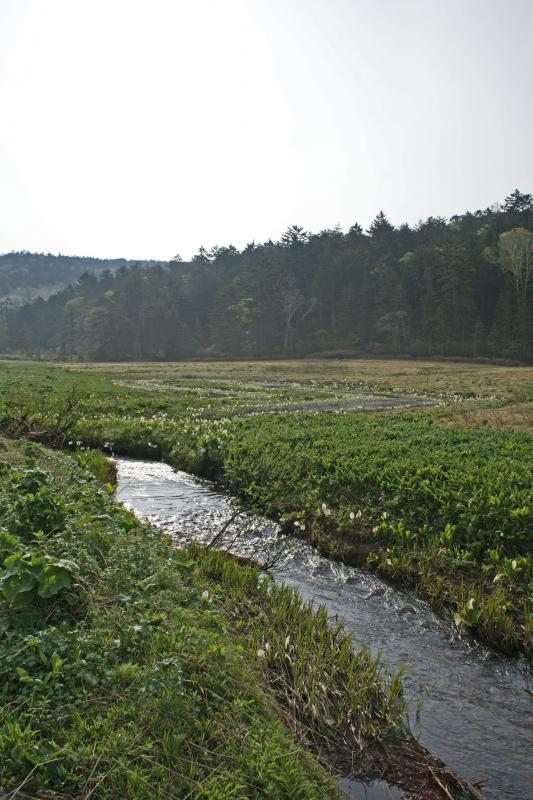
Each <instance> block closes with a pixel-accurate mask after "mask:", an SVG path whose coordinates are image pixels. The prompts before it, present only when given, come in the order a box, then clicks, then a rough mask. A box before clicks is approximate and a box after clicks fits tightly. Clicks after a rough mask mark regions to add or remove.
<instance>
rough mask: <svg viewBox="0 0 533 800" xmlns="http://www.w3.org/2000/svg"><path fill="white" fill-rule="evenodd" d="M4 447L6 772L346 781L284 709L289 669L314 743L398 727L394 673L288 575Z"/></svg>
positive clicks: (266, 794)
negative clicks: (280, 582) (274, 574)
mask: <svg viewBox="0 0 533 800" xmlns="http://www.w3.org/2000/svg"><path fill="white" fill-rule="evenodd" d="M0 457H1V458H2V462H1V463H2V468H1V470H0V531H1V533H0V550H1V551H2V552H1V554H0V587H1V593H0V705H1V706H2V715H1V718H0V787H1V786H3V787H9V786H12V787H14V786H16V785H20V784H24V787H25V789H26V790H30V791H31V790H32V789H37V788H39V789H41V790H42V789H51V790H53V791H54V792H61V793H68V794H74V795H76V796H84V797H85V796H89V795H90V796H91V797H93V796H94V797H95V798H110V799H111V798H113V800H114V798H116V797H125V798H126V797H127V798H145V797H147V796H149V797H154V798H166V797H176V798H178V797H188V798H209V800H217V798H220V800H227V798H236V799H237V798H238V799H239V800H241V799H244V798H293V799H294V800H298V798H301V800H312V798H316V800H319V798H320V799H322V798H328V797H332V798H333V797H336V796H337V793H336V790H335V788H334V782H333V781H332V779H331V778H330V777H329V776H328V774H327V772H326V771H325V770H324V768H323V767H322V766H320V765H319V763H318V762H317V761H315V760H314V759H313V758H312V757H311V756H310V755H309V754H308V753H306V752H305V751H304V750H303V749H302V748H301V746H300V745H299V744H298V742H297V741H295V738H294V737H293V736H292V735H291V734H289V733H288V732H287V730H286V729H285V727H284V726H283V725H282V723H281V721H280V719H279V716H278V715H277V713H276V710H277V706H276V692H275V685H276V681H278V682H279V681H280V679H281V678H283V692H285V693H286V694H285V697H286V696H290V697H291V707H290V708H286V709H285V711H284V712H283V713H284V715H285V718H286V719H288V718H289V717H290V718H291V719H292V727H293V729H294V730H298V727H299V726H300V725H302V726H305V730H306V737H307V740H308V742H309V741H311V740H312V739H313V737H314V736H315V735H316V737H317V740H318V739H319V738H320V737H322V738H323V737H324V731H325V730H328V729H331V735H332V736H333V737H334V738H335V736H337V735H339V736H340V737H341V738H342V737H343V738H344V741H349V740H350V737H352V738H353V737H357V738H356V739H354V742H355V741H357V742H359V741H360V740H361V741H362V740H366V741H368V740H372V739H376V738H380V737H383V736H387V735H390V734H392V733H393V732H394V731H396V730H399V729H400V726H401V720H402V715H403V703H402V699H401V682H400V681H399V680H398V678H393V679H392V680H391V681H390V683H389V684H388V685H387V683H386V682H385V680H384V677H383V675H382V672H381V668H380V667H379V665H378V662H377V661H376V660H374V659H372V658H371V656H370V654H369V653H368V652H367V651H366V650H363V651H361V652H360V653H358V654H356V655H352V654H351V650H350V640H349V639H348V638H347V637H346V635H345V634H344V632H343V631H342V629H341V628H335V627H332V626H330V625H329V622H328V619H327V614H325V613H323V612H320V611H318V612H317V611H314V610H312V609H311V607H310V606H309V605H303V604H302V602H301V601H300V599H299V598H298V596H297V594H296V593H295V592H294V591H293V590H290V589H284V588H276V587H274V586H272V584H271V583H270V582H269V581H265V580H264V579H260V578H259V574H258V571H257V570H256V569H253V568H251V567H243V566H241V565H238V564H236V563H235V562H234V561H232V560H231V559H229V558H227V557H225V556H224V555H222V554H217V553H212V552H208V551H200V550H196V551H195V550H193V551H189V552H183V551H180V550H177V549H176V548H174V547H173V545H172V543H171V541H170V539H168V538H166V537H164V536H163V535H162V534H161V533H159V532H157V531H155V530H154V529H151V528H149V527H148V526H145V525H141V524H140V523H139V522H137V520H136V519H135V518H134V517H133V516H132V515H131V514H130V513H128V512H126V511H125V510H124V509H122V508H121V507H119V506H117V505H116V504H115V503H114V502H113V500H112V497H111V495H110V493H109V491H108V490H107V489H106V488H105V487H103V486H102V484H100V483H98V482H97V481H95V479H94V478H92V476H91V475H90V474H89V473H88V472H86V471H85V470H82V469H80V468H79V467H77V466H76V465H75V462H74V461H72V459H70V458H69V457H68V456H64V455H60V454H53V453H51V452H50V451H46V450H44V449H43V448H42V447H41V446H39V445H35V444H33V443H31V444H30V443H26V444H25V445H23V446H22V447H19V446H17V445H13V444H9V443H8V442H6V440H2V439H0ZM8 462H9V463H8ZM21 564H22V565H23V568H22V567H20V565H21ZM19 567H20V569H19ZM17 570H18V572H17ZM44 573H46V574H44ZM30 584H31V585H30ZM22 594H24V597H22ZM287 664H290V665H292V666H291V670H290V674H289V672H288V671H287ZM271 683H272V686H273V687H274V688H273V689H272V690H271V689H269V688H268V687H269V686H270V684H271ZM263 687H266V688H263ZM328 726H329V727H328ZM332 726H334V727H332ZM353 747H355V744H354V745H353Z"/></svg>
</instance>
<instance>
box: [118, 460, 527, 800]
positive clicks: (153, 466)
mask: <svg viewBox="0 0 533 800" xmlns="http://www.w3.org/2000/svg"><path fill="white" fill-rule="evenodd" d="M117 464H118V489H117V497H118V499H119V500H121V501H122V502H123V503H124V504H125V505H126V506H127V507H128V508H130V509H131V510H132V511H134V512H135V513H136V514H137V516H139V517H140V518H142V519H146V520H148V521H150V522H152V523H153V524H155V525H157V526H158V527H160V528H162V529H163V530H164V531H165V532H167V533H168V534H170V535H171V536H172V537H173V538H174V539H175V540H176V542H177V543H178V544H181V545H186V544H189V543H191V542H198V541H200V542H204V543H207V542H209V541H211V540H212V539H213V537H214V536H215V535H216V534H217V532H218V531H220V529H221V528H222V526H223V524H224V522H226V521H227V520H228V519H229V518H230V517H231V516H232V515H233V514H234V513H235V510H236V507H235V503H234V501H232V499H231V498H230V497H228V496H227V495H224V494H223V493H221V492H219V491H217V490H216V489H215V488H214V487H213V486H212V485H211V484H209V483H206V482H203V481H199V480H197V479H195V478H193V477H192V476H191V475H188V474H187V473H185V472H178V471H174V470H173V469H172V468H171V467H169V466H168V465H167V464H163V463H161V462H151V461H137V460H133V459H118V460H117ZM222 546H224V547H225V548H226V549H231V550H232V551H233V552H235V553H237V554H239V555H242V556H248V557H251V558H256V559H257V560H259V561H260V562H261V563H264V561H265V559H266V560H268V559H270V558H271V557H272V552H273V551H274V552H276V553H277V560H276V563H275V564H274V565H273V567H272V569H271V572H272V574H273V576H274V578H275V579H276V580H279V581H283V582H285V583H287V584H289V585H292V586H295V587H297V588H298V589H299V591H300V593H301V594H302V596H303V597H304V598H306V599H312V600H313V601H314V602H316V603H321V604H323V605H325V606H327V608H328V611H329V613H330V615H331V617H333V618H339V619H340V618H342V619H343V620H344V621H345V624H346V627H347V629H348V630H349V632H350V633H351V634H352V635H353V637H354V640H355V642H356V644H359V645H361V646H362V645H367V646H369V647H370V649H371V650H372V651H373V652H374V653H375V652H377V651H381V654H382V659H383V662H384V664H387V665H389V666H390V667H391V668H392V669H398V668H399V667H400V666H402V665H405V666H406V667H407V674H406V681H405V686H406V694H407V697H408V699H409V702H410V712H409V713H410V723H411V727H412V729H413V730H414V732H415V733H417V734H419V735H420V740H421V742H422V744H423V745H425V746H426V747H427V748H429V750H431V752H432V753H434V754H435V755H438V756H440V757H441V758H443V759H444V760H445V761H446V763H447V764H448V766H449V767H450V768H451V769H453V770H454V771H455V772H457V773H459V774H460V775H462V776H463V777H465V778H467V779H468V780H469V781H471V782H475V781H479V780H481V781H483V791H484V794H485V796H486V797H487V798H488V800H496V798H499V799H500V798H505V800H527V798H533V791H532V789H531V787H532V786H533V770H532V767H531V733H532V722H533V717H532V715H531V694H532V692H531V686H530V683H529V677H530V676H529V675H528V672H527V669H526V668H525V665H524V664H523V663H522V662H521V661H520V660H516V659H515V660H511V659H508V658H504V657H502V656H499V655H497V654H496V653H494V652H492V651H490V650H489V649H487V648H484V647H482V646H481V645H478V644H475V643H472V642H467V641H463V640H461V639H459V638H458V637H457V632H456V630H455V627H454V625H453V623H451V622H448V621H447V620H443V619H439V618H438V617H437V616H436V615H435V614H433V612H432V611H431V609H430V608H429V607H428V606H427V604H426V603H424V602H422V601H421V600H419V599H417V598H416V597H414V596H413V595H410V594H405V593H403V592H399V591H396V590H394V589H392V588H391V587H390V586H388V585H387V584H386V583H384V582H383V581H381V580H380V579H379V578H377V577H375V576H373V575H371V574H369V573H366V572H364V571H363V570H359V569H356V568H354V567H349V566H346V565H344V564H340V563H338V562H335V561H330V560H329V559H326V558H323V557H322V556H320V555H318V554H317V553H316V551H315V550H313V548H312V547H310V546H309V545H308V544H306V543H305V542H302V541H300V540H298V539H293V538H290V537H284V536H280V534H279V528H278V526H277V525H276V524H275V523H273V522H271V521H269V520H267V519H264V518H261V517H250V516H248V515H246V514H244V513H243V514H241V515H240V516H239V517H237V518H236V519H235V520H234V522H233V523H232V524H231V525H230V526H229V527H228V529H227V531H226V533H225V538H224V542H223V544H222ZM420 698H421V700H422V711H421V712H420V713H418V712H419V700H420ZM367 788H368V787H367ZM355 796H356V797H357V795H355ZM363 796H364V795H363ZM385 797H386V795H385Z"/></svg>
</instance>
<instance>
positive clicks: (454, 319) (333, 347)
mask: <svg viewBox="0 0 533 800" xmlns="http://www.w3.org/2000/svg"><path fill="white" fill-rule="evenodd" d="M532 299H533V199H532V196H531V195H530V194H523V193H521V192H519V191H518V190H516V191H515V192H513V193H512V194H511V195H510V196H509V197H507V198H506V199H505V201H504V202H503V203H502V204H501V205H500V204H496V205H494V206H492V207H490V208H488V209H485V210H479V211H476V212H474V213H470V212H469V213H466V214H462V215H457V216H454V217H451V218H450V219H449V220H446V219H444V218H442V217H429V218H428V219H426V220H425V221H421V222H420V223H418V224H417V225H416V226H414V227H410V226H409V225H407V224H405V225H402V226H400V227H394V226H393V225H392V224H391V223H390V222H389V220H388V219H387V217H386V216H385V214H384V213H383V212H380V213H379V214H378V215H377V216H376V218H375V219H374V221H373V222H372V224H371V225H370V227H369V229H368V230H367V231H366V232H364V231H363V230H362V228H361V227H360V226H359V225H358V224H354V225H353V226H352V227H351V228H350V229H349V230H348V231H347V232H343V231H342V230H340V229H339V228H334V229H327V230H323V231H320V232H319V233H316V234H312V233H308V232H306V231H304V230H303V229H302V228H301V227H299V226H297V225H294V226H292V227H290V228H289V229H288V230H287V231H286V232H285V233H284V234H283V236H282V237H281V239H280V240H279V241H277V242H274V241H270V240H269V241H267V242H264V243H263V244H255V243H254V242H252V243H250V244H248V245H247V246H246V247H245V248H244V249H243V250H241V251H239V250H238V249H236V248H235V247H233V246H232V245H229V246H225V247H214V248H212V249H211V250H206V249H205V248H203V247H201V248H200V250H199V252H198V253H197V255H195V256H194V258H193V259H192V261H190V262H183V261H181V259H180V258H179V256H176V257H175V258H174V259H172V260H171V261H170V262H168V264H165V265H157V264H156V265H154V266H146V265H134V266H125V265H124V266H121V267H120V268H119V269H118V270H116V271H115V272H111V271H110V270H104V271H103V272H101V273H100V274H98V275H95V274H90V273H84V274H83V275H82V276H81V277H80V278H79V280H77V282H76V283H74V284H72V285H71V286H69V287H68V288H66V289H64V290H62V291H60V292H58V293H57V294H55V295H53V296H51V297H49V298H48V299H47V300H42V299H37V300H36V301H34V302H32V303H30V304H27V305H25V306H23V307H22V308H19V309H12V308H9V307H5V308H4V309H3V310H2V309H0V350H2V351H4V352H17V353H23V354H26V355H31V356H37V357H55V358H60V359H87V360H101V361H108V360H109V361H111V360H126V361H127V360H136V361H138V360H141V361H142V360H179V359H187V358H214V357H262V356H265V357H268V356H304V355H334V354H336V355H344V354H345V355H349V354H350V355H405V356H415V357H416V356H442V357H464V358H480V357H484V358H490V359H512V360H517V361H521V362H529V363H531V362H532V361H533V309H532V306H533V303H532Z"/></svg>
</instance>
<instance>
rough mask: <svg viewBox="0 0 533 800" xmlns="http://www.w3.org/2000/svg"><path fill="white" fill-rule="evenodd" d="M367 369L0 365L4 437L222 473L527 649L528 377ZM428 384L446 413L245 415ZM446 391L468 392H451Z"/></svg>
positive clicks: (466, 368) (403, 365) (333, 544)
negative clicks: (31, 438) (369, 390)
mask: <svg viewBox="0 0 533 800" xmlns="http://www.w3.org/2000/svg"><path fill="white" fill-rule="evenodd" d="M321 369H323V371H324V375H325V379H324V380H319V378H318V375H319V372H320V370H321ZM373 369H374V372H373V373H372V371H371V370H372V363H371V362H349V363H348V362H346V363H345V362H340V363H338V364H335V363H333V362H308V363H307V362H279V363H273V364H269V363H255V364H245V365H243V364H233V365H229V364H224V365H217V364H192V365H189V364H183V365H166V364H162V365H123V366H122V367H120V368H119V367H118V366H117V365H111V366H110V367H109V368H108V371H107V372H101V371H99V370H95V369H94V368H86V369H81V368H78V369H62V368H60V367H57V366H50V365H35V364H22V365H20V364H4V365H0V387H1V388H2V395H3V398H4V400H3V408H2V403H0V430H2V429H3V430H4V431H5V432H6V433H8V434H9V435H26V436H28V435H29V436H32V435H34V436H37V437H39V439H40V441H44V442H49V443H51V444H53V445H54V446H66V447H71V448H72V449H76V448H79V447H89V448H101V449H103V450H104V451H106V452H111V451H114V452H116V453H120V454H124V455H133V456H138V457H148V458H161V457H162V458H165V459H166V460H167V461H169V462H170V463H172V464H174V465H176V466H179V467H181V468H185V469H188V470H190V471H192V472H195V473H197V474H201V475H204V476H208V477H215V478H219V479H222V480H224V481H226V482H227V483H229V485H230V486H231V488H232V489H233V491H234V492H235V493H239V494H240V495H241V496H242V497H244V498H245V499H246V500H247V501H248V502H250V503H253V504H255V505H256V506H257V507H258V508H260V509H262V510H264V511H266V512H267V513H268V514H271V515H272V516H275V517H277V518H281V520H282V522H283V523H284V524H285V526H286V529H287V530H291V531H293V532H296V533H298V534H299V535H305V536H306V537H308V538H310V539H311V540H312V541H313V542H314V543H315V544H316V545H317V546H319V547H320V548H321V549H322V550H323V551H324V552H326V553H328V554H330V555H332V556H335V557H339V558H344V559H345V560H348V561H352V562H355V563H364V564H366V565H367V566H368V567H369V568H371V569H374V570H377V571H378V572H380V573H381V574H383V575H385V576H386V577H387V578H388V579H390V580H392V581H393V582H395V583H397V584H400V585H409V586H414V587H415V588H416V589H417V591H418V592H419V593H420V594H421V595H422V596H424V597H427V598H428V599H429V600H430V601H431V603H432V604H433V606H434V607H435V608H437V609H438V610H442V611H443V610H445V609H449V610H451V611H452V613H454V614H455V617H456V621H457V623H458V624H459V625H460V626H462V627H464V628H467V629H469V630H471V631H473V632H474V633H476V634H477V635H479V636H480V637H481V638H483V639H485V640H486V641H488V642H490V643H491V644H493V645H495V646H496V647H499V648H500V649H502V650H503V651H505V652H513V651H514V650H517V649H520V648H521V649H524V650H525V651H526V652H527V653H528V654H529V655H533V641H532V638H531V635H532V631H533V615H532V607H533V602H532V600H533V598H532V588H533V582H532V581H533V575H532V552H531V551H532V535H531V531H532V530H533V510H532V508H533V507H532V504H531V496H532V493H533V475H532V469H533V466H532V465H533V445H532V439H531V435H530V434H529V433H526V432H520V429H523V428H524V426H522V425H521V424H520V420H521V419H525V417H524V413H525V412H524V409H525V408H526V407H527V406H528V403H530V402H531V397H532V382H531V375H532V374H533V371H532V370H528V369H525V368H519V369H516V370H513V369H510V368H495V367H490V368H489V367H480V366H474V365H451V364H447V365H442V364H423V363H414V364H413V362H410V363H409V362H373ZM247 374H248V375H249V379H248V380H246V379H245V376H246V375H247ZM454 380H455V384H454ZM295 381H296V385H293V383H294V382H295ZM424 381H425V382H426V385H427V389H428V391H433V392H436V391H437V389H438V388H439V387H440V388H441V390H442V391H440V392H437V393H438V394H441V395H444V396H445V397H446V398H447V399H445V400H443V401H442V402H444V406H439V407H437V408H433V409H418V410H417V409H412V410H410V411H407V412H401V413H399V412H386V413H382V414H377V413H363V412H357V413H350V414H348V413H339V414H332V413H328V414H325V413H324V414H291V413H284V414H268V415H261V414H257V413H254V414H251V415H249V416H243V414H244V412H246V411H247V410H248V411H250V410H255V411H258V410H268V409H269V408H272V406H275V407H277V406H278V405H279V404H280V403H283V404H286V405H287V407H288V408H290V407H291V403H292V404H299V403H302V402H306V401H307V400H309V398H314V399H315V400H316V401H317V403H318V407H320V402H324V401H327V402H328V403H329V402H332V401H334V402H335V401H338V400H340V399H342V398H343V397H345V396H346V393H349V392H351V391H360V390H361V388H362V387H363V386H364V385H366V386H367V387H369V388H372V390H375V389H376V387H381V388H386V389H387V390H390V389H391V388H396V389H402V390H404V391H407V392H416V391H420V389H421V388H422V387H423V385H424ZM125 384H127V385H125ZM395 384H398V385H395ZM350 387H351V388H350ZM492 391H493V392H495V395H494V396H491V395H490V394H489V393H490V392H492ZM457 392H459V393H462V394H463V395H471V394H477V395H479V398H480V399H474V398H470V399H467V400H464V401H461V400H460V399H458V397H459V395H458V394H457ZM510 420H512V424H510V429H509V430H506V429H505V425H506V424H507V423H509V421H510ZM485 422H487V425H486V426H485ZM500 423H501V425H502V426H503V427H502V428H501V429H498V428H495V427H494V425H499V424H500ZM470 425H472V426H473V428H472V429H470V427H469V426H470ZM478 426H479V427H478ZM526 427H527V426H526ZM479 428H481V429H479ZM512 428H515V429H517V430H514V431H513V430H512ZM83 452H84V453H87V452H88V451H86V450H85V451H83ZM81 457H85V458H86V457H87V456H81ZM323 503H324V504H325V506H326V509H327V513H324V512H323V510H322V504H323ZM351 515H353V518H352V516H351ZM295 523H296V524H295Z"/></svg>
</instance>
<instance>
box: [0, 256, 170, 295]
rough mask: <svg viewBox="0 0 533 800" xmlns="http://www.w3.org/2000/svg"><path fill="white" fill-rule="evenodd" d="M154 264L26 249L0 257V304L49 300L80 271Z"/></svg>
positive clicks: (80, 273)
mask: <svg viewBox="0 0 533 800" xmlns="http://www.w3.org/2000/svg"><path fill="white" fill-rule="evenodd" d="M157 263H158V262H157V261H131V260H129V259H126V258H87V257H83V256H63V255H53V254H52V253H30V252H28V251H26V250H21V251H18V252H17V251H15V252H11V253H1V254H0V303H1V304H2V305H5V306H10V307H17V306H19V305H23V304H25V303H27V302H29V301H31V300H33V299H35V298H36V297H44V298H46V297H49V296H50V295H51V294H54V293H55V292H56V291H58V290H60V289H63V288H65V286H68V285H69V284H71V283H74V282H75V281H77V280H78V278H79V277H80V275H82V274H83V273H84V272H90V273H94V274H96V275H97V274H100V273H102V272H103V271H104V270H107V269H108V270H111V272H114V271H115V270H117V269H118V268H119V267H128V266H133V265H138V264H140V265H142V266H153V265H154V264H157Z"/></svg>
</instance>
